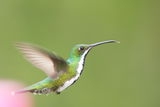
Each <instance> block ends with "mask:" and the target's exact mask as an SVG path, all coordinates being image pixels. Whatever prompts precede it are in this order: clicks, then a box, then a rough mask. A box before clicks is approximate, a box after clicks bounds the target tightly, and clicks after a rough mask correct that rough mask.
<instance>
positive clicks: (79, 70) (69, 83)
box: [57, 48, 91, 92]
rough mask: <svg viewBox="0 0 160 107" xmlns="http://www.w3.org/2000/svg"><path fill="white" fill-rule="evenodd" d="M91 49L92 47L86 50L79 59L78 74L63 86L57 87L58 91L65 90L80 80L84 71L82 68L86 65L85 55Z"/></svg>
mask: <svg viewBox="0 0 160 107" xmlns="http://www.w3.org/2000/svg"><path fill="white" fill-rule="evenodd" d="M90 49H91V48H88V50H86V51H85V52H84V53H83V55H82V56H81V59H80V61H79V63H78V67H77V73H76V75H75V76H74V77H73V78H72V79H70V80H68V81H66V82H65V83H64V85H63V86H61V87H59V88H58V89H57V92H61V91H63V90H64V89H66V88H67V87H69V86H70V85H72V84H73V83H74V82H75V81H76V80H78V78H79V77H80V75H81V72H82V70H83V65H84V61H85V56H86V55H87V53H88V52H89V50H90Z"/></svg>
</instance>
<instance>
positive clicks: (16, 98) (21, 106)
mask: <svg viewBox="0 0 160 107" xmlns="http://www.w3.org/2000/svg"><path fill="white" fill-rule="evenodd" d="M21 88H22V85H20V83H18V82H15V81H14V82H13V81H9V80H0V107H33V106H32V105H33V100H32V98H31V96H29V95H28V94H21V95H13V94H11V93H12V92H13V91H16V90H18V89H21Z"/></svg>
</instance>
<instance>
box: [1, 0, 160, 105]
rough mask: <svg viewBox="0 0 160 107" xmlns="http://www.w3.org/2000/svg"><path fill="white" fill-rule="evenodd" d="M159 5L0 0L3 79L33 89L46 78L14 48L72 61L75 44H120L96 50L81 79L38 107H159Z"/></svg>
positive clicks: (155, 1)
mask: <svg viewBox="0 0 160 107" xmlns="http://www.w3.org/2000/svg"><path fill="white" fill-rule="evenodd" d="M159 19H160V6H159V0H0V49H1V51H0V78H5V79H13V80H18V81H21V82H22V83H25V84H26V85H31V84H33V83H35V82H38V81H40V80H42V79H43V78H45V77H46V75H45V74H44V73H42V72H41V71H39V70H38V69H36V68H35V67H33V66H32V65H31V64H30V63H28V62H27V61H26V60H24V59H23V58H22V56H21V54H20V53H19V52H18V51H17V50H16V49H15V47H14V43H15V42H30V43H34V44H38V45H40V46H43V47H46V48H48V49H51V50H53V51H55V52H56V53H58V54H59V55H61V56H63V57H64V58H67V57H68V56H69V52H70V50H71V48H72V47H73V46H74V45H75V44H80V43H95V42H99V41H104V40H110V39H115V40H119V41H120V42H121V43H120V44H106V45H102V46H99V47H96V48H95V49H93V50H92V51H91V52H90V53H89V55H88V56H87V59H86V64H85V69H84V72H83V75H82V76H81V78H80V79H79V81H77V82H76V84H75V85H73V86H72V87H70V88H68V89H67V90H65V91H64V92H62V93H61V94H60V95H55V94H52V95H49V96H45V95H42V96H34V98H35V107H160V101H159V100H160V42H159V40H160V21H159Z"/></svg>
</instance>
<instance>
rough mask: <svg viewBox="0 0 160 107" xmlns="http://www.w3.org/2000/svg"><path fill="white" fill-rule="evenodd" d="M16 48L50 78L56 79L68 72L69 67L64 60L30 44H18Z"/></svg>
mask: <svg viewBox="0 0 160 107" xmlns="http://www.w3.org/2000/svg"><path fill="white" fill-rule="evenodd" d="M16 46H17V48H18V49H19V50H20V51H21V52H22V53H23V54H24V57H25V59H27V60H28V61H29V62H31V63H32V64H33V65H34V66H36V67H37V68H39V69H41V70H42V71H44V72H45V73H46V74H47V75H48V76H49V77H52V78H53V79H56V78H57V77H59V75H60V74H62V73H64V72H66V69H67V67H68V65H67V63H66V61H65V60H64V59H63V58H61V57H59V56H57V55H55V54H53V53H51V52H49V51H47V50H45V49H42V48H40V47H38V46H33V45H31V44H28V43H17V44H16Z"/></svg>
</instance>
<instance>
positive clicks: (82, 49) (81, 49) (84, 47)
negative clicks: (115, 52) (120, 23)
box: [71, 40, 119, 57]
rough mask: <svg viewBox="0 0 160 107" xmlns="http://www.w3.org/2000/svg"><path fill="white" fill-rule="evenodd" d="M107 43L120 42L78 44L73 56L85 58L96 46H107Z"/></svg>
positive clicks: (72, 53)
mask: <svg viewBox="0 0 160 107" xmlns="http://www.w3.org/2000/svg"><path fill="white" fill-rule="evenodd" d="M106 43H119V41H116V40H109V41H103V42H98V43H94V44H78V45H76V46H75V47H73V49H72V52H71V56H72V57H73V56H75V57H82V56H83V57H85V56H86V55H87V54H88V52H89V51H90V50H91V49H92V48H93V47H95V46H98V45H101V44H106Z"/></svg>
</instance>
